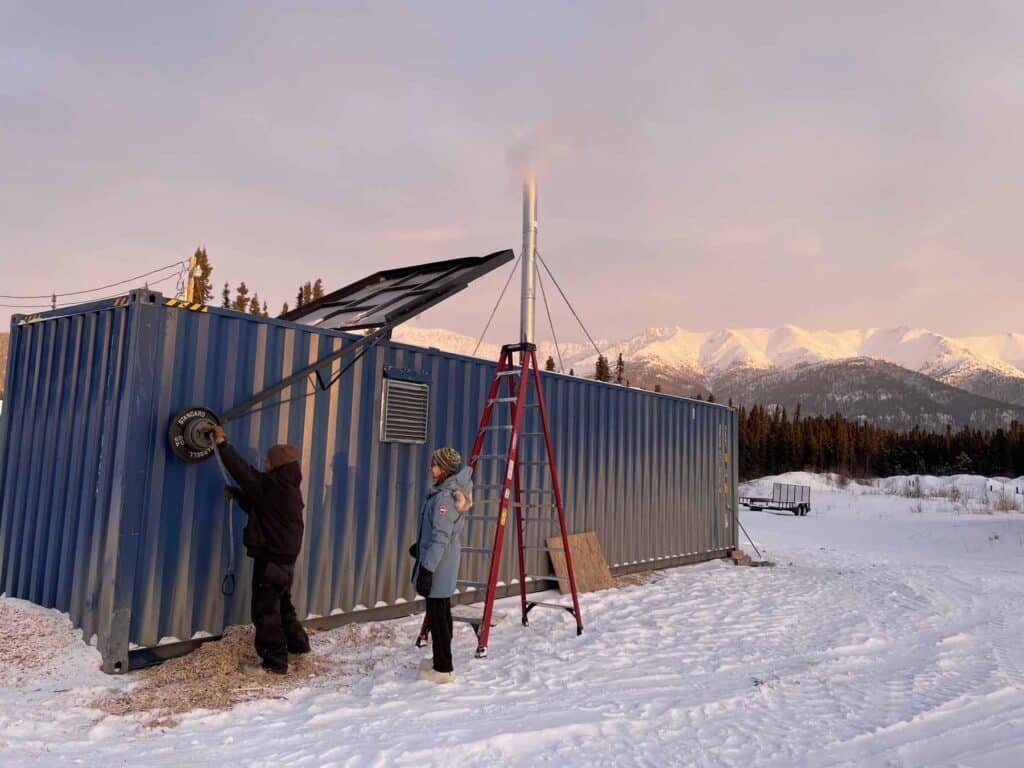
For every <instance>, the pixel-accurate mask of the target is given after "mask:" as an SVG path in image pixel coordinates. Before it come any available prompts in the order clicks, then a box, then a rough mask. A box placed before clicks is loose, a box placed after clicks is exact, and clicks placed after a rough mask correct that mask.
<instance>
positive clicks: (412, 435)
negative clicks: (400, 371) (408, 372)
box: [380, 379, 430, 443]
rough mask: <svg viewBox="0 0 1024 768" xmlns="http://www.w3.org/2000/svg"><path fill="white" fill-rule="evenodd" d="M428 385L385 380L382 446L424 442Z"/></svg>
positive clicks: (381, 426)
mask: <svg viewBox="0 0 1024 768" xmlns="http://www.w3.org/2000/svg"><path fill="white" fill-rule="evenodd" d="M429 408H430V385H429V384H420V383H417V382H413V381H401V380H399V379H384V406H383V408H382V409H381V410H382V414H381V425H380V439H381V440H382V441H383V442H385V443H425V442H427V413H428V411H429Z"/></svg>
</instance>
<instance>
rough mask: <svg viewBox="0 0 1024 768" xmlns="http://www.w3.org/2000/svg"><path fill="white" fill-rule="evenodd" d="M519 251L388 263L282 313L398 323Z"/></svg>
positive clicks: (336, 325) (303, 319)
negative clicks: (406, 263) (409, 264)
mask: <svg viewBox="0 0 1024 768" xmlns="http://www.w3.org/2000/svg"><path fill="white" fill-rule="evenodd" d="M514 257H515V254H514V253H513V252H512V251H510V250H506V251H497V252H496V253H492V254H490V255H489V256H476V257H472V258H466V259H449V260H447V261H434V262H430V263H427V264H418V265H416V266H412V267H400V268H398V269H386V270H384V271H382V272H377V273H375V274H372V275H370V276H369V277H364V278H363V279H362V280H359V281H357V282H355V283H352V284H351V285H347V286H345V287H344V288H340V289H338V290H336V291H334V292H332V293H329V294H327V295H326V296H324V297H323V298H320V299H317V300H316V301H314V302H312V303H310V304H307V305H305V306H303V307H299V308H297V309H293V310H292V311H291V312H289V313H288V314H286V315H284V316H283V318H282V319H284V320H288V321H290V322H293V323H302V324H303V325H313V326H316V327H318V328H327V329H330V330H335V331H369V330H376V329H380V328H385V327H387V328H393V327H394V326H395V325H398V324H400V323H404V322H406V321H407V320H411V319H412V318H413V317H415V316H416V315H418V314H420V313H421V312H423V311H424V310H426V309H429V308H430V307H432V306H434V305H435V304H438V303H440V302H442V301H444V300H445V299H447V298H450V297H451V296H454V295H455V294H456V293H458V292H459V291H462V290H464V289H465V288H467V287H469V284H470V283H471V282H473V281H474V280H476V279H477V278H480V277H483V276H484V275H486V274H487V273H488V272H491V271H493V270H495V269H497V268H498V267H500V266H502V265H503V264H507V263H508V262H510V261H512V259H513V258H514Z"/></svg>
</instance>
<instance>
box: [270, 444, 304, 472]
mask: <svg viewBox="0 0 1024 768" xmlns="http://www.w3.org/2000/svg"><path fill="white" fill-rule="evenodd" d="M298 460H299V449H298V448H296V447H295V446H294V445H287V444H279V445H274V446H271V448H270V450H269V451H267V462H268V463H269V464H270V468H271V469H277V468H278V467H283V466H284V465H285V464H291V463H292V462H293V461H298Z"/></svg>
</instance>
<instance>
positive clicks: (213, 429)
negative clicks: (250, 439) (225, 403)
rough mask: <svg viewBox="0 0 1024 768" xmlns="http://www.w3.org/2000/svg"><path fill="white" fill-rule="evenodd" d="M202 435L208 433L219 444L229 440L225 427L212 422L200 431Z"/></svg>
mask: <svg viewBox="0 0 1024 768" xmlns="http://www.w3.org/2000/svg"><path fill="white" fill-rule="evenodd" d="M199 434H201V435H207V436H208V437H210V438H211V439H212V440H213V442H215V443H216V444H217V445H223V444H224V443H226V442H227V441H228V433H227V432H225V431H224V427H222V426H221V425H220V424H211V425H209V426H208V427H204V428H202V429H201V430H200V431H199Z"/></svg>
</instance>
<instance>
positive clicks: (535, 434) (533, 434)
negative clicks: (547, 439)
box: [519, 432, 544, 437]
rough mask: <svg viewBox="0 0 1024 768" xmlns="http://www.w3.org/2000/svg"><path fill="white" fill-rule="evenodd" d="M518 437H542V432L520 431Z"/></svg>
mask: <svg viewBox="0 0 1024 768" xmlns="http://www.w3.org/2000/svg"><path fill="white" fill-rule="evenodd" d="M519 436H520V437H544V433H543V432H520V433H519Z"/></svg>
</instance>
